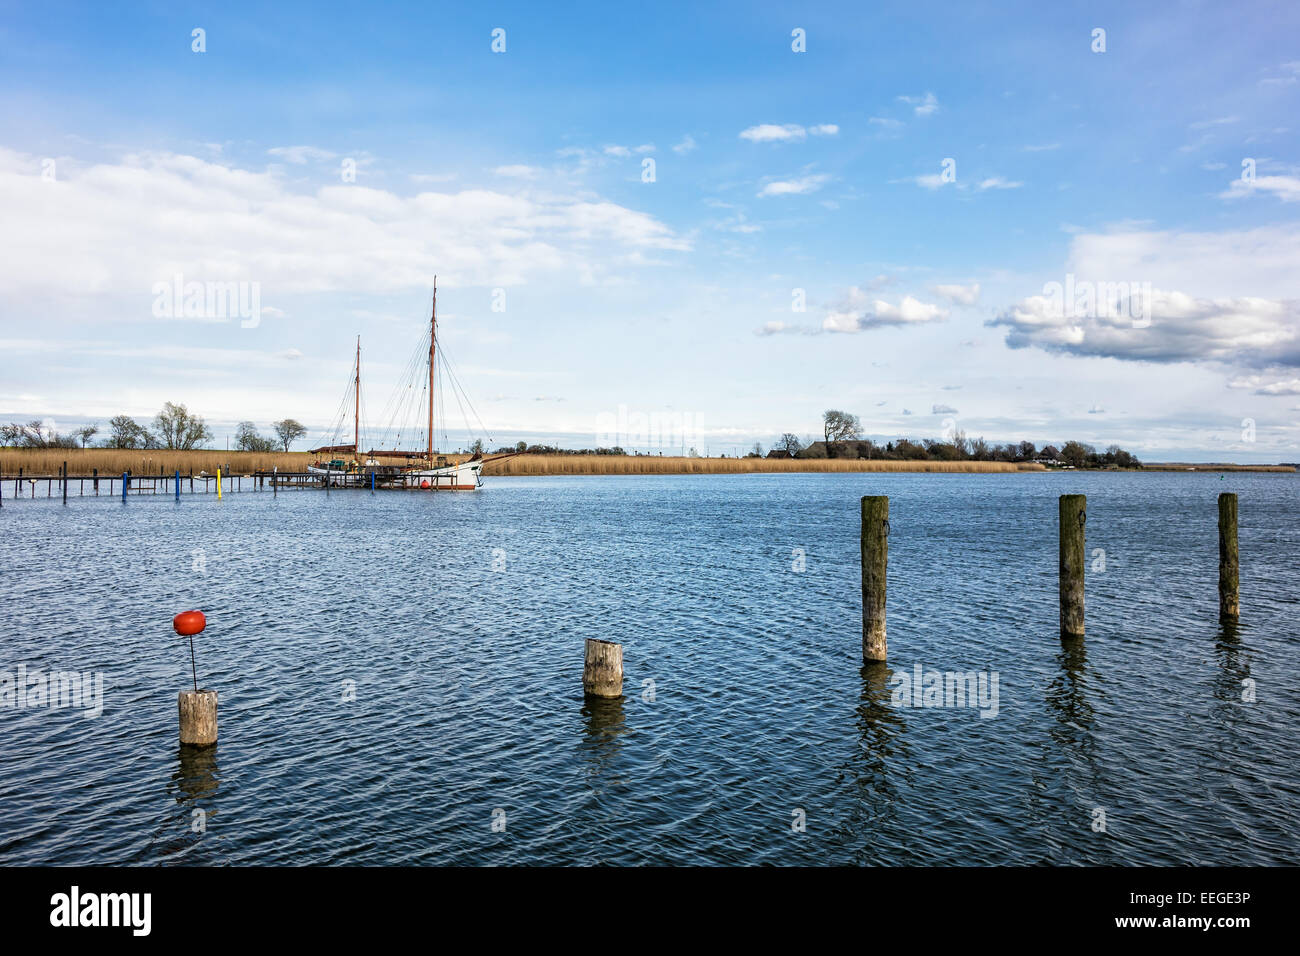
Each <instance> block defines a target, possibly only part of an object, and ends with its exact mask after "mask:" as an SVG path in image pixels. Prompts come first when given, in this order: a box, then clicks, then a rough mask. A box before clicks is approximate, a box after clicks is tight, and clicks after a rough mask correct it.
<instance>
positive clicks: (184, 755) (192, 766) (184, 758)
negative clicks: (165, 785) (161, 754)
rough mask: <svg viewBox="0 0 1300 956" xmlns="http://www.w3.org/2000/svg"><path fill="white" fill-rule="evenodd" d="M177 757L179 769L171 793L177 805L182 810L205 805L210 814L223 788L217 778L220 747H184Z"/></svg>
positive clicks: (174, 774)
mask: <svg viewBox="0 0 1300 956" xmlns="http://www.w3.org/2000/svg"><path fill="white" fill-rule="evenodd" d="M177 750H178V753H177V755H176V769H175V770H173V771H172V776H171V789H172V790H174V796H175V799H176V802H177V803H178V804H181V805H182V806H188V805H190V804H195V805H199V804H200V803H201V804H202V807H203V809H206V810H210V809H211V803H212V801H213V798H215V797H216V795H217V789H218V787H219V785H220V783H219V780H218V778H217V747H216V745H214V746H211V747H187V746H185V745H184V744H182V745H180V746H179V747H178V748H177Z"/></svg>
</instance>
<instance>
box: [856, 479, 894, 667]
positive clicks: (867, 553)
mask: <svg viewBox="0 0 1300 956" xmlns="http://www.w3.org/2000/svg"><path fill="white" fill-rule="evenodd" d="M888 568H889V496H888V495H865V496H864V497H863V499H862V660H863V661H868V662H869V661H883V660H885V659H886V641H885V590H886V588H885V583H886V581H885V579H886V574H887V571H888Z"/></svg>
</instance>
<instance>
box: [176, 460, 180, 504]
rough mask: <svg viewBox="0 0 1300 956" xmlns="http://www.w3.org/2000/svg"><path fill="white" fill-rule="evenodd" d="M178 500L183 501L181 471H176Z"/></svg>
mask: <svg viewBox="0 0 1300 956" xmlns="http://www.w3.org/2000/svg"><path fill="white" fill-rule="evenodd" d="M176 500H177V501H180V500H181V470H180V469H179V468H177V469H176Z"/></svg>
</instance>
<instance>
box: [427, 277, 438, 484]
mask: <svg viewBox="0 0 1300 956" xmlns="http://www.w3.org/2000/svg"><path fill="white" fill-rule="evenodd" d="M437 338H438V277H437V276H434V277H433V313H432V315H430V316H429V467H430V468H432V467H433V346H434V342H437Z"/></svg>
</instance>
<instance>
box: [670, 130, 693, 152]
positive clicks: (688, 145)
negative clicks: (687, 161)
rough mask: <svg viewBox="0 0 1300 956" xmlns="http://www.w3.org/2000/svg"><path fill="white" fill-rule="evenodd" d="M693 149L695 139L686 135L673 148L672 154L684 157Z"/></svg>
mask: <svg viewBox="0 0 1300 956" xmlns="http://www.w3.org/2000/svg"><path fill="white" fill-rule="evenodd" d="M694 148H695V137H693V136H692V135H691V134H690V133H687V134H686V135H685V136H683V137H682V141H681V142H680V143H678V144H677V145H676V146H674V147H673V152H674V153H676V154H677V155H679V156H684V155H685V154H687V153H689V152H690V151H691V150H693V149H694Z"/></svg>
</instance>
